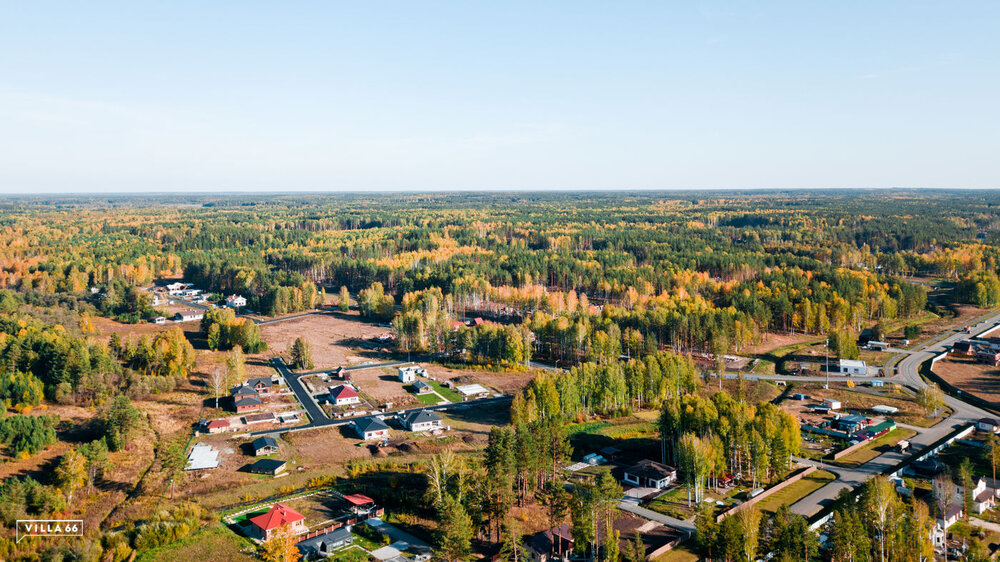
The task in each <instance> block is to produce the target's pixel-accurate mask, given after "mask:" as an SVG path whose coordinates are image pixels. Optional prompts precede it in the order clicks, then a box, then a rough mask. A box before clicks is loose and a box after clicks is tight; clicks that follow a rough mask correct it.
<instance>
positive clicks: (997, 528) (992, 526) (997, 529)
mask: <svg viewBox="0 0 1000 562" xmlns="http://www.w3.org/2000/svg"><path fill="white" fill-rule="evenodd" d="M969 523H972V524H973V525H976V526H979V527H982V528H984V529H988V530H990V531H993V532H994V533H1000V525H997V524H996V523H994V522H992V521H983V520H982V519H980V518H978V517H970V518H969Z"/></svg>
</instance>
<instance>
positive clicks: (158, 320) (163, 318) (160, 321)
mask: <svg viewBox="0 0 1000 562" xmlns="http://www.w3.org/2000/svg"><path fill="white" fill-rule="evenodd" d="M166 323H167V318H166V316H157V317H156V318H153V324H166Z"/></svg>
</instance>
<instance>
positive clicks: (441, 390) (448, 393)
mask: <svg viewBox="0 0 1000 562" xmlns="http://www.w3.org/2000/svg"><path fill="white" fill-rule="evenodd" d="M427 382H428V383H429V384H430V385H431V386H432V387H434V390H436V391H437V393H438V394H440V395H441V396H444V399H445V400H448V401H449V402H461V401H462V396H461V395H460V394H459V393H457V392H455V391H454V390H452V389H450V388H448V387H446V386H445V385H443V384H441V383H439V382H438V381H430V380H429V381H427Z"/></svg>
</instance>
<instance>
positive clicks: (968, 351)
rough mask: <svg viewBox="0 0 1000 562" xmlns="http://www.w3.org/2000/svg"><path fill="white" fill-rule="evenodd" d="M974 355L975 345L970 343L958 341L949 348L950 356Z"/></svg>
mask: <svg viewBox="0 0 1000 562" xmlns="http://www.w3.org/2000/svg"><path fill="white" fill-rule="evenodd" d="M975 354H976V345H975V344H974V343H972V342H971V341H968V340H966V341H960V342H957V343H955V344H954V345H952V346H951V355H961V356H965V357H972V356H974V355H975Z"/></svg>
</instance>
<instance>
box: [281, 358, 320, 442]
mask: <svg viewBox="0 0 1000 562" xmlns="http://www.w3.org/2000/svg"><path fill="white" fill-rule="evenodd" d="M271 366H272V367H274V370H275V371H278V374H279V375H280V376H281V378H283V379H285V384H287V385H288V389H289V390H291V391H292V392H293V393H294V394H295V397H296V398H298V400H299V403H300V404H302V407H303V408H305V411H306V413H307V414H309V419H310V420H311V423H310V425H313V424H320V425H322V424H323V423H324V422H329V421H330V418H328V417H327V416H326V413H325V412H323V409H322V408H320V407H319V404H318V403H317V402H316V399H315V398H313V397H312V395H310V394H309V391H308V390H306V387H305V386H304V385H303V384H302V382H301V381H299V377H302V376H304V373H295V372H292V370H291V369H289V368H288V365H286V364H285V360H284V359H282V358H281V357H272V358H271Z"/></svg>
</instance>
